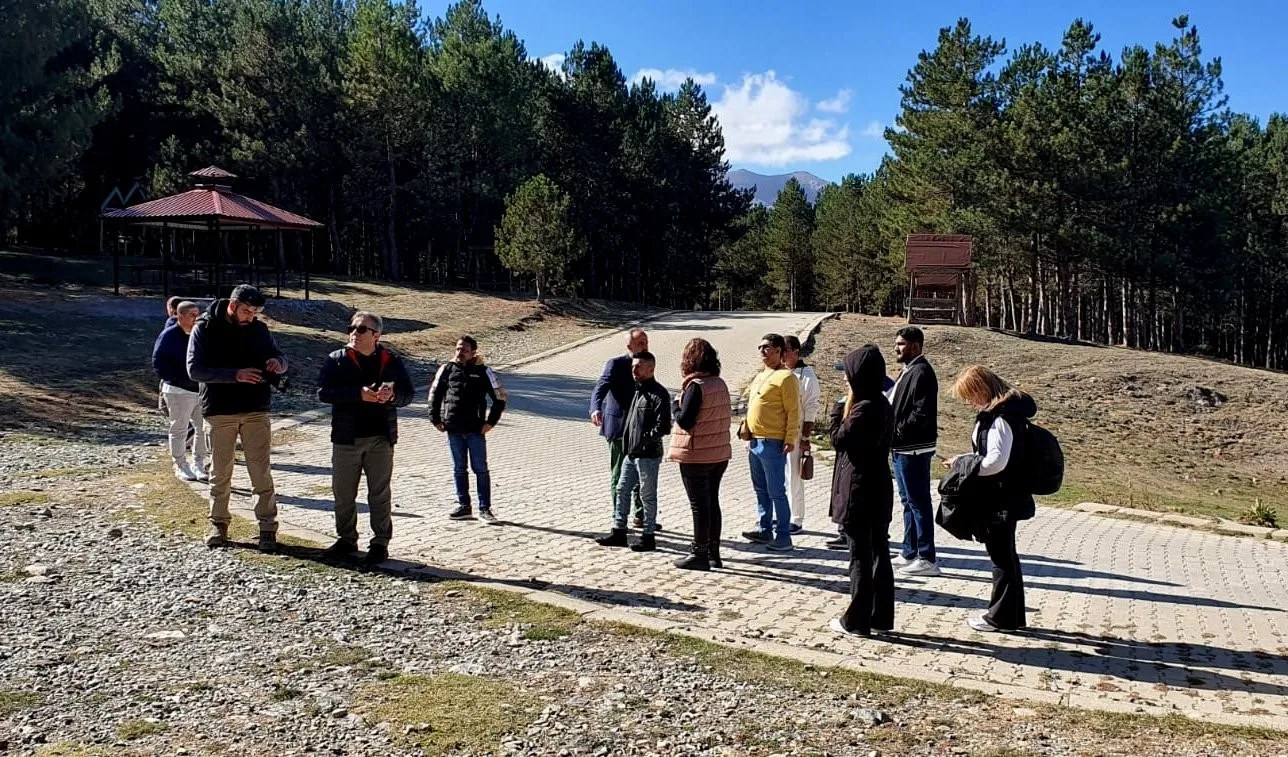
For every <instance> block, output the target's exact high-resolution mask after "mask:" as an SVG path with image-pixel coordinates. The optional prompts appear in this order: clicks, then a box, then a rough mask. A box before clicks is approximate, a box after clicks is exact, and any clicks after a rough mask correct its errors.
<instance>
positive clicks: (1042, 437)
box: [1025, 423, 1064, 494]
mask: <svg viewBox="0 0 1288 757" xmlns="http://www.w3.org/2000/svg"><path fill="white" fill-rule="evenodd" d="M1028 426H1029V427H1028V433H1027V434H1026V436H1025V442H1026V445H1027V448H1028V456H1029V459H1028V467H1029V492H1030V493H1031V494H1055V493H1056V492H1058V491H1060V485H1061V484H1063V483H1064V450H1062V449H1060V440H1058V439H1056V438H1055V434H1053V433H1051V432H1050V431H1047V430H1046V429H1044V428H1042V427H1041V426H1039V425H1038V424H1036V423H1029V424H1028Z"/></svg>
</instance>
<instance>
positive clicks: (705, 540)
mask: <svg viewBox="0 0 1288 757" xmlns="http://www.w3.org/2000/svg"><path fill="white" fill-rule="evenodd" d="M728 467H729V461H728V460H725V461H724V462H720V463H680V480H681V481H683V482H684V491H685V493H686V494H688V495H689V510H690V511H691V512H692V513H693V548H692V551H693V553H694V554H695V555H718V554H720V527H721V525H722V520H723V519H722V518H721V516H720V480H721V479H722V478H724V474H725V470H726V469H727V468H728Z"/></svg>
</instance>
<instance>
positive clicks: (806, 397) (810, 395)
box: [792, 365, 820, 423]
mask: <svg viewBox="0 0 1288 757" xmlns="http://www.w3.org/2000/svg"><path fill="white" fill-rule="evenodd" d="M792 373H794V374H796V383H798V384H799V385H800V390H801V423H813V422H814V421H815V419H816V418H818V401H819V395H820V392H819V388H818V376H817V375H816V374H815V373H814V369H813V368H811V367H810V366H808V365H803V366H798V367H796V368H793V369H792Z"/></svg>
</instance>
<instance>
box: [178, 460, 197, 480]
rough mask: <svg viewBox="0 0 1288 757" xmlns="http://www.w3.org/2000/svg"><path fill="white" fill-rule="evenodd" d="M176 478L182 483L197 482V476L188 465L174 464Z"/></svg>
mask: <svg viewBox="0 0 1288 757" xmlns="http://www.w3.org/2000/svg"><path fill="white" fill-rule="evenodd" d="M174 477H175V478H177V479H179V480H180V481H196V480H197V474H196V473H193V472H192V469H191V468H189V467H188V464H187V463H175V464H174Z"/></svg>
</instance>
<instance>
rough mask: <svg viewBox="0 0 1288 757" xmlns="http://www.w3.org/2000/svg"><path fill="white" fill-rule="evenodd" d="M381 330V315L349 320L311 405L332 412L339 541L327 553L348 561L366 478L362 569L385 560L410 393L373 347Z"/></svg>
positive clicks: (401, 369) (397, 366) (391, 356)
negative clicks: (402, 417)
mask: <svg viewBox="0 0 1288 757" xmlns="http://www.w3.org/2000/svg"><path fill="white" fill-rule="evenodd" d="M382 331H384V321H383V320H382V319H381V318H380V316H378V315H376V314H374V313H362V312H359V313H354V315H353V319H352V320H351V321H350V322H349V344H348V346H346V347H345V348H344V349H339V350H336V351H335V352H332V353H331V354H330V355H328V356H327V359H326V362H324V363H323V364H322V370H321V372H320V373H319V374H318V400H320V401H322V402H326V403H329V404H330V405H331V406H332V410H331V445H332V446H331V491H332V493H333V494H334V495H335V531H336V535H337V536H338V537H339V538H338V539H337V540H336V542H335V544H332V545H331V547H330V548H329V549H327V550H326V554H327V555H329V556H331V557H348V556H350V555H353V554H356V553H357V551H358V505H357V499H358V481H359V480H360V479H361V478H362V474H363V473H366V474H367V505H368V506H369V508H370V510H371V534H372V535H371V544H370V546H369V547H368V549H367V558H366V560H367V563H368V564H369V565H379V564H380V563H382V562H384V561H385V560H386V559H387V558H388V557H389V540H390V539H391V538H392V537H393V531H394V522H393V511H392V505H393V495H392V493H391V491H390V480H391V479H392V478H393V472H394V445H395V444H397V443H398V408H400V407H406V406H407V405H408V404H410V403H411V399H412V395H413V394H414V393H415V391H416V390H415V387H413V386H412V383H411V377H410V376H408V375H407V368H406V367H405V366H404V365H403V362H402V358H400V357H399V356H398V355H397V354H395V353H394V352H392V351H390V350H389V349H387V348H385V346H384V345H382V344H380V335H381V332H382Z"/></svg>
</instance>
